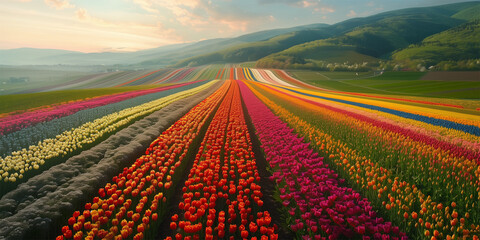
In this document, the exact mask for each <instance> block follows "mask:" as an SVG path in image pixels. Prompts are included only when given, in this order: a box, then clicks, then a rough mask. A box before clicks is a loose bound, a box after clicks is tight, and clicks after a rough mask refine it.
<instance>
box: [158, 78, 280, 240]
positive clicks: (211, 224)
mask: <svg viewBox="0 0 480 240" xmlns="http://www.w3.org/2000/svg"><path fill="white" fill-rule="evenodd" d="M259 180H260V177H259V174H258V172H257V168H256V162H255V158H254V156H253V152H252V143H251V141H250V137H249V133H248V130H247V125H246V123H245V118H244V113H243V109H242V102H241V98H240V92H239V87H238V85H237V83H236V82H234V84H232V87H231V88H230V90H229V92H228V93H227V96H226V97H225V100H224V101H223V102H222V104H221V105H220V107H219V109H218V111H217V113H216V114H215V116H214V118H213V119H212V122H211V124H210V126H209V127H208V129H207V133H206V134H205V138H204V139H203V141H202V143H201V147H200V149H199V151H198V153H197V155H196V157H195V160H194V164H193V167H192V169H191V170H190V174H189V176H188V179H187V181H186V182H185V187H184V188H183V199H182V201H181V202H180V203H179V208H180V210H181V212H182V214H181V215H180V216H178V215H177V214H175V215H173V216H172V217H171V220H172V222H171V223H170V228H171V229H172V230H173V231H176V234H175V233H174V235H175V236H174V238H175V239H218V238H229V239H246V238H249V239H256V238H261V239H277V238H278V235H277V234H276V233H275V227H274V226H272V224H271V221H272V219H271V216H270V214H269V212H268V211H263V210H262V206H263V201H262V200H261V198H262V192H261V187H260V186H259V185H258V184H259ZM166 239H172V237H167V238H166Z"/></svg>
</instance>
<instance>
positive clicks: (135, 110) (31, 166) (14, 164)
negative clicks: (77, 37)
mask: <svg viewBox="0 0 480 240" xmlns="http://www.w3.org/2000/svg"><path fill="white" fill-rule="evenodd" d="M212 84H214V82H209V83H206V84H204V85H202V86H199V87H196V88H193V89H191V90H187V91H182V92H179V93H176V94H172V95H170V96H168V97H164V98H160V99H157V100H154V101H151V102H148V103H145V104H142V105H139V106H136V107H132V108H128V109H124V110H122V111H120V112H116V113H112V114H109V115H107V116H104V117H102V118H99V119H96V120H94V121H91V122H87V123H84V124H83V125H81V126H80V127H78V128H75V129H72V130H69V131H65V132H63V133H62V134H60V135H57V136H56V137H55V138H53V139H45V140H43V141H41V142H39V143H38V144H37V145H32V146H30V147H29V148H28V149H22V150H21V151H14V152H12V154H11V155H9V156H7V157H5V158H0V162H1V163H0V175H1V177H0V180H1V181H4V182H15V181H17V179H23V178H24V175H26V174H27V173H29V172H30V171H33V170H40V171H41V170H42V169H44V168H42V167H41V166H42V165H44V164H45V163H46V162H47V161H48V160H50V159H54V158H57V157H63V156H65V155H67V154H70V153H72V152H74V151H76V150H79V149H82V148H84V147H85V146H88V145H91V144H92V143H94V142H95V141H97V140H98V139H101V138H102V137H104V136H105V135H107V134H111V133H112V132H114V131H117V130H118V129H120V128H122V127H124V126H126V125H128V124H130V123H131V122H132V121H134V120H136V119H138V118H140V117H143V116H145V115H147V114H150V113H152V112H155V111H157V110H159V109H161V108H163V107H165V106H167V105H168V104H170V103H172V102H174V101H176V100H178V99H182V98H185V97H188V96H191V95H194V94H196V93H198V92H200V91H202V90H204V89H206V88H208V87H209V86H211V85H212ZM46 166H47V168H48V164H47V165H46ZM37 172H38V171H37Z"/></svg>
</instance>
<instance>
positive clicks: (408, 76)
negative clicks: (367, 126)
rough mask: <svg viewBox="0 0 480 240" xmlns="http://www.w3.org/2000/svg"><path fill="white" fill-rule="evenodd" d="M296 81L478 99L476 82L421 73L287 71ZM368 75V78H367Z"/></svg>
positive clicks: (376, 91) (341, 88) (333, 87)
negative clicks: (423, 78)
mask: <svg viewBox="0 0 480 240" xmlns="http://www.w3.org/2000/svg"><path fill="white" fill-rule="evenodd" d="M291 73H292V75H293V76H294V77H296V78H298V79H299V80H302V81H305V82H307V83H309V84H312V85H314V86H318V87H322V88H327V89H331V90H338V91H346V92H360V93H371V94H387V95H411V96H417V97H438V98H457V99H480V94H479V92H480V81H451V80H449V81H441V80H421V77H422V76H423V75H424V73H418V72H386V73H384V74H383V75H381V76H375V77H373V76H372V73H359V76H356V74H355V73H352V72H314V71H291ZM369 76H372V77H369Z"/></svg>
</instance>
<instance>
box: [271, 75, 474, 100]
mask: <svg viewBox="0 0 480 240" xmlns="http://www.w3.org/2000/svg"><path fill="white" fill-rule="evenodd" d="M276 71H277V74H279V75H280V76H282V77H284V78H285V79H287V80H290V82H293V83H294V84H296V85H298V86H301V87H304V88H307V89H312V90H322V91H327V92H332V93H340V94H347V95H354V96H362V97H368V98H377V99H387V100H394V101H400V102H411V103H420V104H425V105H436V106H443V107H452V108H459V109H463V108H465V107H464V106H461V105H455V104H448V103H439V102H431V101H422V100H414V99H405V98H394V97H385V96H376V95H371V94H365V93H355V92H343V91H334V90H328V89H324V88H320V87H316V86H313V85H310V84H307V83H304V82H302V81H299V80H298V79H295V78H293V77H292V76H290V75H288V73H286V72H285V71H283V70H276Z"/></svg>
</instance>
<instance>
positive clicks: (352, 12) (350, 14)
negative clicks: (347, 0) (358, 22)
mask: <svg viewBox="0 0 480 240" xmlns="http://www.w3.org/2000/svg"><path fill="white" fill-rule="evenodd" d="M355 16H357V13H356V12H355V11H353V10H350V12H348V14H347V17H355Z"/></svg>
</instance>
